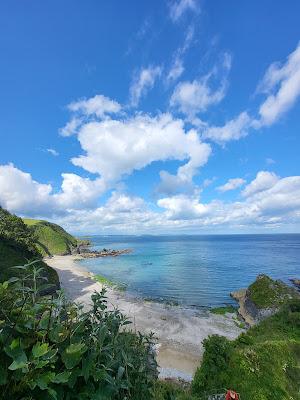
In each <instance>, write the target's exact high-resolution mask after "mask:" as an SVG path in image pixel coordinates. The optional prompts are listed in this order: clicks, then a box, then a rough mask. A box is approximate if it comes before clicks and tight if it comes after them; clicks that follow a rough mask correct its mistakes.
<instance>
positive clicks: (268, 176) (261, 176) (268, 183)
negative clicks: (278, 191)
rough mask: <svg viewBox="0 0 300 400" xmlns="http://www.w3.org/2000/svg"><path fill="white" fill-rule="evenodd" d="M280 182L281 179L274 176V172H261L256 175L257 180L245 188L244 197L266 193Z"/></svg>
mask: <svg viewBox="0 0 300 400" xmlns="http://www.w3.org/2000/svg"><path fill="white" fill-rule="evenodd" d="M278 180H279V177H278V176H277V175H276V174H274V172H269V171H260V172H258V174H257V175H256V178H255V179H254V180H253V181H252V182H251V183H249V185H247V186H246V187H245V189H244V190H243V192H242V195H243V196H245V197H249V196H252V195H254V194H256V193H258V192H262V191H265V190H267V189H269V188H271V187H272V186H274V185H275V183H276V182H278Z"/></svg>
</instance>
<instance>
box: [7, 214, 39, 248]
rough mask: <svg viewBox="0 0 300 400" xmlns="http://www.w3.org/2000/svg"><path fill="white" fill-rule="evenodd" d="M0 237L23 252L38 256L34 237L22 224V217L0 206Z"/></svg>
mask: <svg viewBox="0 0 300 400" xmlns="http://www.w3.org/2000/svg"><path fill="white" fill-rule="evenodd" d="M0 238H1V240H2V241H5V242H7V243H8V242H9V243H10V245H11V246H12V247H14V248H17V249H18V250H19V251H21V252H23V253H24V255H28V254H29V253H30V254H31V255H33V256H38V255H39V253H38V251H37V248H36V246H35V237H34V234H33V233H32V231H31V230H30V229H29V228H28V227H27V225H25V224H24V222H23V220H22V218H19V217H17V216H16V215H13V214H10V213H9V212H8V211H7V210H4V209H3V208H2V207H0Z"/></svg>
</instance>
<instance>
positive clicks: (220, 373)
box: [192, 335, 232, 394]
mask: <svg viewBox="0 0 300 400" xmlns="http://www.w3.org/2000/svg"><path fill="white" fill-rule="evenodd" d="M203 346H204V349H205V353H204V355H203V361H202V364H201V367H200V368H198V369H197V371H196V373H195V377H194V380H193V387H192V388H193V393H195V394H197V393H201V394H202V393H204V392H206V391H209V390H213V389H216V388H218V387H226V385H227V382H228V369H229V361H230V357H231V353H232V345H231V343H230V342H229V341H228V340H227V339H226V338H225V337H223V336H218V335H212V336H210V337H209V338H208V339H204V341H203Z"/></svg>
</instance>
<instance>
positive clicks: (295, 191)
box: [158, 171, 300, 229]
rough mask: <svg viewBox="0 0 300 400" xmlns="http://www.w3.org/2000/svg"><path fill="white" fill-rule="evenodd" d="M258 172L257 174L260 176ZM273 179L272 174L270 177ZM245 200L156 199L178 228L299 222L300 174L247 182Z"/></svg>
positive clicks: (274, 224)
mask: <svg viewBox="0 0 300 400" xmlns="http://www.w3.org/2000/svg"><path fill="white" fill-rule="evenodd" d="M262 173H265V171H260V172H259V173H258V174H257V176H258V177H260V176H263V175H262ZM273 178H274V177H273ZM248 188H252V190H248V193H247V196H245V200H244V201H235V202H226V203H224V202H222V201H216V200H213V201H211V202H210V203H207V204H204V203H201V201H200V198H199V196H195V195H192V196H187V195H176V196H171V197H167V198H164V199H160V200H158V205H159V206H160V207H163V208H165V209H166V211H165V214H164V215H165V216H166V217H167V218H168V219H169V220H173V221H174V223H176V226H177V227H179V226H180V227H184V226H185V227H189V228H191V227H196V228H197V229H199V228H201V227H207V226H213V227H214V228H216V227H222V226H223V227H231V228H232V227H243V226H244V227H248V228H249V226H264V227H267V226H275V227H278V226H280V225H288V224H291V223H292V224H295V223H300V176H290V177H286V178H281V179H280V178H278V177H277V179H273V180H272V179H270V180H269V181H268V182H266V181H265V184H264V185H263V184H260V185H257V177H256V178H255V179H254V180H253V181H252V182H251V183H250V184H249V185H248Z"/></svg>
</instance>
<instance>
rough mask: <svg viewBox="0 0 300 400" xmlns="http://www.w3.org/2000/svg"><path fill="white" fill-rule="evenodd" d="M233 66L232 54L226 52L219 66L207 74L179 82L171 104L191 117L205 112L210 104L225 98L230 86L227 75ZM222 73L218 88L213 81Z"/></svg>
mask: <svg viewBox="0 0 300 400" xmlns="http://www.w3.org/2000/svg"><path fill="white" fill-rule="evenodd" d="M230 68H231V56H230V55H229V54H228V53H225V55H224V59H223V62H222V66H221V71H220V69H219V68H214V69H213V70H211V71H210V72H209V73H208V74H207V75H205V76H204V77H202V78H200V79H195V80H194V81H184V82H180V83H178V85H177V86H176V87H175V89H174V92H173V94H172V96H171V99H170V105H171V106H172V107H174V108H177V109H178V110H179V111H180V112H182V113H183V114H186V115H188V116H189V117H195V115H196V114H197V113H200V112H204V111H206V110H207V109H208V107H209V106H211V105H215V104H218V103H219V102H220V101H221V100H223V98H224V96H225V93H226V89H227V86H228V80H227V75H228V72H229V70H230ZM220 75H221V79H220V82H219V85H218V87H217V88H213V81H214V80H215V79H216V78H218V77H219V76H220Z"/></svg>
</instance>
